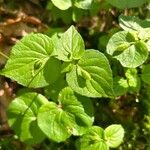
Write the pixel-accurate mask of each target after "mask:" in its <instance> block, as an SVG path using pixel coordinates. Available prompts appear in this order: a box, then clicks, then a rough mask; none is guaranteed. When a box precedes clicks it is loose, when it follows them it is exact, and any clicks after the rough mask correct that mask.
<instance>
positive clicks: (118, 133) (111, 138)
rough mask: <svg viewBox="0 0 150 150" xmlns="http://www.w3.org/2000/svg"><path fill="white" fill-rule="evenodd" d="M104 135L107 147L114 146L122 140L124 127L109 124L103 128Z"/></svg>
mask: <svg viewBox="0 0 150 150" xmlns="http://www.w3.org/2000/svg"><path fill="white" fill-rule="evenodd" d="M104 136H105V140H106V141H107V144H108V145H109V147H112V148H116V147H118V146H119V145H120V144H121V143H122V141H123V137H124V129H123V127H122V126H121V125H117V124H116V125H115V124H114V125H111V126H109V127H107V128H106V129H105V130H104Z"/></svg>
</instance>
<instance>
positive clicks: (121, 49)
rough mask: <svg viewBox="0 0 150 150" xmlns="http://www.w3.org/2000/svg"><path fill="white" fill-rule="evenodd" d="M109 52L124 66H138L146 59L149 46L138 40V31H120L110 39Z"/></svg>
mask: <svg viewBox="0 0 150 150" xmlns="http://www.w3.org/2000/svg"><path fill="white" fill-rule="evenodd" d="M127 45H128V46H127ZM107 53H108V54H110V55H113V56H114V58H116V59H118V60H119V61H120V63H121V64H122V66H124V67H128V68H136V67H138V66H140V65H141V64H143V63H144V62H145V61H146V59H147V57H148V47H147V45H146V44H145V43H144V42H143V41H142V40H138V37H137V34H136V32H128V31H120V32H118V33H116V34H114V35H113V36H112V37H111V39H110V40H109V42H108V44H107Z"/></svg>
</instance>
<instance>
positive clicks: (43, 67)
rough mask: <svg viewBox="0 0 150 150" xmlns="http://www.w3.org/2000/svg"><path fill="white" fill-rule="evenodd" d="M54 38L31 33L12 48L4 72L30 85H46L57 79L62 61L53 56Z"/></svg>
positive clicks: (21, 82)
mask: <svg viewBox="0 0 150 150" xmlns="http://www.w3.org/2000/svg"><path fill="white" fill-rule="evenodd" d="M52 52H53V43H52V40H51V39H50V38H49V37H48V36H46V35H43V34H30V35H27V36H26V37H24V38H23V39H22V40H21V41H19V42H18V43H17V44H16V45H15V46H14V47H13V49H12V52H11V54H10V58H9V60H8V61H7V64H6V66H5V68H4V69H3V70H2V74H3V75H4V76H6V77H9V78H11V79H13V80H16V81H17V82H18V83H20V84H22V85H24V86H28V87H34V88H37V87H44V86H47V85H48V84H50V83H53V82H54V81H56V80H57V78H58V77H59V75H60V62H59V61H58V60H57V59H56V58H53V57H52V56H51V55H52Z"/></svg>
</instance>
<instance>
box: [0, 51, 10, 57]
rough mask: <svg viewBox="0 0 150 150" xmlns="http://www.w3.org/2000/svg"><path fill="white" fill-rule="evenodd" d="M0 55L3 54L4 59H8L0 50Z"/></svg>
mask: <svg viewBox="0 0 150 150" xmlns="http://www.w3.org/2000/svg"><path fill="white" fill-rule="evenodd" d="M0 55H1V56H3V57H4V58H6V59H9V57H8V56H7V55H5V54H4V53H3V52H1V51H0Z"/></svg>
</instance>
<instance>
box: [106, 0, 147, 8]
mask: <svg viewBox="0 0 150 150" xmlns="http://www.w3.org/2000/svg"><path fill="white" fill-rule="evenodd" d="M107 2H109V3H110V4H111V5H113V6H115V7H117V8H121V9H124V8H133V7H139V6H141V5H143V4H144V3H145V2H147V0H107Z"/></svg>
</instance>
